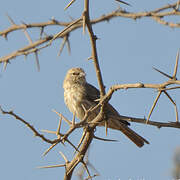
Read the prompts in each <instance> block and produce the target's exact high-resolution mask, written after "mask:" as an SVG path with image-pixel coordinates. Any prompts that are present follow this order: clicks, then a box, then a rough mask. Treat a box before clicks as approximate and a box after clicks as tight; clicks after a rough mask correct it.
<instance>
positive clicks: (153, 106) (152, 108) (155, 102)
mask: <svg viewBox="0 0 180 180" xmlns="http://www.w3.org/2000/svg"><path fill="white" fill-rule="evenodd" d="M161 93H162V91H159V93H158V95H157V97H156V99H155V101H154V103H153V105H152V107H151V110H150V112H149V114H148V118H147V120H146V124H147V123H148V121H149V119H150V116H151V114H152V112H153V110H154V108H155V106H156V104H157V101H158V99H159V97H160V95H161Z"/></svg>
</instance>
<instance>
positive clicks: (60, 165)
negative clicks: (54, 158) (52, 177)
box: [37, 164, 66, 169]
mask: <svg viewBox="0 0 180 180" xmlns="http://www.w3.org/2000/svg"><path fill="white" fill-rule="evenodd" d="M64 166H66V165H65V164H57V165H51V166H39V167H37V168H39V169H44V168H56V167H64Z"/></svg>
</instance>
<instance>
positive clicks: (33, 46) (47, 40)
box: [0, 0, 180, 92]
mask: <svg viewBox="0 0 180 180" xmlns="http://www.w3.org/2000/svg"><path fill="white" fill-rule="evenodd" d="M73 2H74V0H73ZM70 5H71V3H70V4H69V6H70ZM69 6H68V7H69ZM85 13H86V9H84V13H83V18H85V17H87V16H84V14H85ZM168 16H180V11H179V1H177V2H176V3H173V4H168V5H165V6H164V7H161V8H158V9H155V10H152V11H147V12H128V11H126V10H122V9H118V10H115V11H113V12H111V13H108V14H105V15H102V16H100V17H98V18H96V19H93V20H90V24H91V25H94V24H97V23H100V22H104V21H109V20H111V19H113V18H118V17H123V18H130V19H134V20H136V19H140V18H144V17H147V18H152V19H153V20H155V21H156V22H157V23H160V24H163V25H166V26H169V27H174V28H179V27H180V23H179V22H177V23H175V22H168V21H166V20H164V18H165V17H168ZM84 20H85V19H83V20H82V19H81V18H79V19H77V20H73V21H70V22H61V21H58V20H55V19H51V20H49V21H47V22H42V23H30V24H28V23H24V22H23V23H22V24H19V25H18V24H15V23H14V21H11V22H13V24H12V23H11V26H10V27H9V28H7V29H5V30H2V31H0V36H2V37H4V38H5V39H7V36H8V34H9V33H12V32H13V31H17V30H26V29H32V28H39V29H40V37H39V39H38V40H36V41H34V42H31V43H30V44H29V45H27V46H25V47H22V48H20V49H18V50H16V51H14V52H12V53H10V54H8V55H6V56H4V57H1V58H0V62H1V63H4V64H5V65H6V66H7V64H8V62H9V60H12V59H14V58H15V57H17V56H21V55H24V56H27V55H28V54H31V53H36V54H37V53H38V52H39V51H40V50H41V49H44V48H46V47H48V46H50V45H51V42H52V40H55V39H59V38H63V39H64V40H63V42H62V48H63V47H64V45H63V44H64V43H65V42H67V44H69V40H68V39H66V38H68V37H69V35H70V33H71V32H73V31H74V30H76V29H78V28H81V27H85V26H84V25H85V22H84ZM86 21H87V19H86ZM86 23H87V22H86ZM86 25H87V24H86ZM48 26H61V27H64V29H63V30H62V31H61V32H60V33H58V34H54V35H46V34H45V33H44V31H45V28H46V27H48ZM87 27H88V26H87ZM83 29H84V28H83ZM42 34H45V36H44V37H42ZM96 38H97V37H95V36H93V39H94V40H95V39H96ZM68 47H69V45H68ZM62 48H61V49H60V52H61V51H62ZM100 77H101V76H100V75H99V78H100ZM100 89H101V91H102V92H103V88H102V87H101V88H100Z"/></svg>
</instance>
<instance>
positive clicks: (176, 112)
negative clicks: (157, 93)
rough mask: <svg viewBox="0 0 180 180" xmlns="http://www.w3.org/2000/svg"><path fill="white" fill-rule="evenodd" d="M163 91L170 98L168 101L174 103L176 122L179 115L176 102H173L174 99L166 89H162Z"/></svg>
mask: <svg viewBox="0 0 180 180" xmlns="http://www.w3.org/2000/svg"><path fill="white" fill-rule="evenodd" d="M163 92H164V93H165V94H166V96H167V97H168V98H169V99H170V101H171V102H172V104H173V105H174V107H175V114H176V122H179V116H178V110H177V105H176V103H175V102H174V100H173V99H172V98H171V96H170V95H169V94H168V93H167V92H166V91H163Z"/></svg>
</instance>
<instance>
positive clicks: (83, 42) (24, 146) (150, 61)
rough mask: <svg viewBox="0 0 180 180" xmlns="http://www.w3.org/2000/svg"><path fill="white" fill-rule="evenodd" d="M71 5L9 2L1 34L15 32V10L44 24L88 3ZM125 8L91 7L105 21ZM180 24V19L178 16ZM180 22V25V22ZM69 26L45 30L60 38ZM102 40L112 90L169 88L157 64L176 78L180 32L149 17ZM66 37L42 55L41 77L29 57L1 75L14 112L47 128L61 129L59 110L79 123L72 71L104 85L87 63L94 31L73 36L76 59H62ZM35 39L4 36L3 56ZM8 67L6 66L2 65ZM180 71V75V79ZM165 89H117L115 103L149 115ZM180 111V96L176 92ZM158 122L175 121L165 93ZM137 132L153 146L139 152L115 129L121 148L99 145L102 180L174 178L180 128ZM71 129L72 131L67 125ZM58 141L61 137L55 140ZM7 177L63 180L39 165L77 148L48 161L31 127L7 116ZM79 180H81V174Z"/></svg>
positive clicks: (109, 29)
mask: <svg viewBox="0 0 180 180" xmlns="http://www.w3.org/2000/svg"><path fill="white" fill-rule="evenodd" d="M68 2H69V1H65V0H64V1H62V0H61V1H58V0H54V1H43V0H36V1H35V0H31V1H23V0H16V1H10V0H6V1H4V0H1V6H0V25H1V26H0V31H1V30H3V29H5V28H7V27H9V26H10V24H9V22H8V19H7V17H6V14H7V13H8V14H9V16H11V17H12V18H13V19H14V21H15V23H17V24H19V23H21V22H25V23H32V22H44V21H48V20H49V19H51V18H52V17H54V18H55V19H57V20H59V21H69V20H70V17H72V18H78V17H79V16H80V15H81V13H82V10H83V1H80V0H79V1H78V0H77V2H75V4H73V5H72V6H71V7H70V8H69V9H68V10H67V11H64V10H63V9H64V7H65V6H66V5H67V3H68ZM128 2H129V3H130V4H132V6H131V7H127V6H125V5H121V7H123V8H126V9H127V10H128V11H134V12H139V11H148V10H152V9H154V8H158V7H161V6H162V5H166V4H167V3H173V2H175V1H172V0H171V1H167V0H164V1H160V0H152V1H148V2H147V1H146V2H145V1H143V0H138V1H132V0H129V1H128ZM117 7H118V3H117V2H115V1H112V0H106V1H103V0H99V1H96V2H91V6H90V8H91V17H98V16H99V15H102V14H104V13H108V12H111V11H112V10H115V9H116V8H117ZM176 20H178V18H176ZM178 22H179V21H178ZM61 29H62V28H61V27H49V28H47V29H45V32H46V33H47V34H52V33H57V32H59V31H60V30H61ZM93 29H94V31H95V33H96V35H97V37H99V40H98V41H97V48H98V56H99V60H100V66H101V70H102V74H103V80H104V83H105V85H106V90H108V88H109V87H110V86H111V85H113V84H118V83H136V82H143V83H162V82H164V81H165V80H166V79H165V78H164V77H162V76H161V75H160V74H158V73H157V72H155V71H154V70H153V69H152V67H153V66H154V67H156V68H159V69H161V70H162V71H165V72H167V73H172V72H173V69H174V64H175V58H176V53H177V50H178V48H180V43H179V29H172V28H169V27H166V26H163V25H160V24H158V23H156V22H155V21H153V20H152V19H149V18H144V19H140V20H136V21H134V20H131V19H124V18H116V19H113V20H111V21H110V22H103V23H99V24H97V25H95V26H93ZM29 33H30V34H32V35H31V37H32V39H33V40H36V39H38V33H39V30H38V29H33V30H31V31H29ZM61 42H62V40H57V41H56V42H54V43H53V44H52V46H51V47H48V48H47V49H44V50H42V51H41V52H40V54H39V59H40V66H41V70H40V72H38V71H37V68H36V64H35V58H34V55H29V56H28V57H27V59H26V60H25V59H24V57H23V56H21V57H18V58H16V59H13V60H12V61H11V64H10V65H8V66H7V70H6V71H5V72H2V69H1V72H0V91H1V93H0V105H2V107H3V108H4V109H5V110H11V109H13V110H14V112H15V113H17V114H18V115H19V116H21V117H23V118H24V119H25V120H26V121H28V122H30V123H31V124H33V125H34V127H36V128H38V129H39V130H41V129H49V130H55V129H56V128H57V124H58V117H57V115H56V114H55V113H54V112H52V109H56V110H57V111H58V112H61V113H63V114H64V115H65V116H66V117H67V118H69V119H71V118H72V114H71V113H70V112H69V111H68V109H67V108H66V107H65V104H64V100H63V88H62V83H63V79H64V76H65V74H66V71H67V70H68V69H69V68H71V67H82V68H84V69H85V71H86V73H87V80H88V82H90V83H92V84H93V85H95V86H97V80H96V76H95V71H94V67H93V64H92V62H91V61H87V58H88V57H89V56H90V55H91V48H90V43H89V37H88V33H86V34H85V35H83V34H82V29H78V30H77V31H75V32H73V33H71V35H70V42H71V49H72V52H71V55H68V51H67V48H65V49H64V51H63V53H62V55H61V56H60V57H58V56H57V54H58V51H59V47H60V44H61ZM27 44H28V42H27V40H26V38H25V36H24V34H23V32H22V31H19V32H13V33H11V34H9V36H8V41H5V40H4V39H3V38H2V37H1V38H0V47H1V50H0V57H2V56H4V55H7V54H8V53H10V52H12V51H14V50H17V49H18V48H20V47H23V46H24V45H27ZM1 68H2V65H1ZM179 76H180V73H179V72H178V77H179ZM156 94H157V92H156V91H155V90H150V89H137V90H127V91H117V92H116V93H115V94H114V95H113V97H112V99H111V101H110V102H111V104H112V105H113V106H114V107H116V109H117V110H118V111H119V113H120V114H122V115H129V116H135V117H144V116H146V117H147V115H148V112H149V110H150V108H151V106H152V103H153V101H154V99H155V97H156ZM170 94H171V96H172V97H173V98H174V99H175V101H176V103H177V106H178V108H180V106H179V103H180V91H179V90H174V91H171V92H170ZM151 120H154V121H161V122H167V121H175V113H174V107H173V105H172V104H171V103H170V102H169V100H168V99H167V97H165V96H164V95H163V96H162V97H161V99H160V101H159V102H158V105H157V108H156V109H155V111H154V112H153V114H152V117H151ZM131 126H132V128H133V129H134V130H136V131H137V132H138V133H139V134H141V135H142V136H143V137H145V138H146V139H148V140H149V142H150V145H146V146H144V147H143V148H141V149H139V148H137V147H136V146H135V145H134V144H133V143H131V142H130V141H129V140H128V139H127V138H126V137H125V136H124V135H122V133H120V132H117V131H112V130H110V131H109V134H108V138H112V139H117V140H118V141H119V142H117V143H112V142H110V143H108V142H100V141H97V140H94V142H93V143H92V146H91V149H90V157H89V158H90V159H89V160H90V162H91V163H92V164H93V165H94V166H95V168H96V169H97V170H98V172H99V173H100V175H101V176H100V177H97V178H96V179H98V180H117V179H118V178H119V179H123V180H129V179H130V178H131V179H133V180H138V179H140V178H144V180H154V179H159V180H170V179H172V177H171V171H172V168H173V161H172V158H173V153H174V151H175V149H176V148H177V147H178V146H179V145H180V141H179V137H180V131H179V129H173V128H162V129H160V130H159V129H157V128H156V127H152V126H148V125H141V124H135V123H134V124H132V125H131ZM64 128H67V127H66V125H65V124H64ZM96 134H97V135H99V136H101V137H105V131H104V128H97V130H96ZM80 135H81V131H80V130H77V131H76V132H75V133H74V134H73V135H72V136H71V140H72V141H73V142H74V143H77V142H78V139H79V138H80ZM49 137H52V138H53V136H52V135H51V136H49ZM0 142H1V148H0V159H1V161H0V169H1V173H0V179H7V180H8V179H12V178H15V179H19V180H24V179H26V180H30V179H43V180H49V179H53V180H58V179H62V178H63V175H64V169H63V168H55V169H37V168H36V167H37V166H44V165H51V164H58V163H59V164H61V163H63V159H62V157H61V156H60V155H59V153H58V152H59V151H62V152H63V153H64V154H65V155H66V156H67V157H68V158H69V160H71V158H72V157H71V153H72V149H71V147H69V145H66V146H65V147H64V146H62V145H58V146H57V147H56V148H54V149H53V150H52V151H51V152H50V153H49V154H48V155H47V156H46V157H42V154H43V152H44V151H45V150H46V149H47V148H48V147H49V145H48V144H46V143H44V142H42V141H41V140H40V139H39V138H38V137H33V133H32V132H31V131H30V130H29V129H27V128H26V127H25V126H24V124H21V123H20V122H18V121H17V120H15V119H13V118H12V117H10V116H4V115H0ZM73 179H77V177H76V176H74V177H73Z"/></svg>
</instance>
